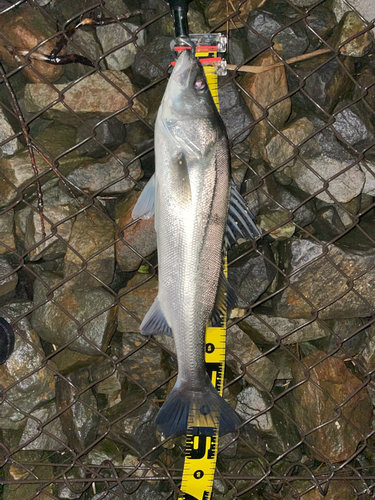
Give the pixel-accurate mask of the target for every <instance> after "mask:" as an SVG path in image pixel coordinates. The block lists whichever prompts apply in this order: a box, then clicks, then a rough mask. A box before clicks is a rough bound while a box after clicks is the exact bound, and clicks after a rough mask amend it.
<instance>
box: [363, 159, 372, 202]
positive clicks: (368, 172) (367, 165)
mask: <svg viewBox="0 0 375 500" xmlns="http://www.w3.org/2000/svg"><path fill="white" fill-rule="evenodd" d="M361 165H362V170H363V172H364V174H365V177H366V180H365V185H364V186H363V194H365V195H369V196H371V197H373V196H375V162H373V161H369V160H365V161H363V162H361Z"/></svg>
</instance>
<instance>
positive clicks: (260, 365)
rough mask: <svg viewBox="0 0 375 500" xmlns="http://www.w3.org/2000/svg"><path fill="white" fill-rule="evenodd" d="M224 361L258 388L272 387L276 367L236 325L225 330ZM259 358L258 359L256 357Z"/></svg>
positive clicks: (266, 388) (269, 388)
mask: <svg viewBox="0 0 375 500" xmlns="http://www.w3.org/2000/svg"><path fill="white" fill-rule="evenodd" d="M227 349H228V351H227V356H226V363H227V364H228V365H229V366H230V367H231V368H232V370H233V371H234V373H235V374H236V376H237V375H241V374H243V377H244V379H245V380H246V381H247V382H248V383H249V384H250V385H254V386H255V387H257V388H258V389H259V390H263V391H264V390H268V391H270V390H271V389H272V386H273V384H274V381H275V379H276V377H277V374H278V369H277V368H276V366H275V365H274V364H273V363H272V361H270V360H269V359H268V358H267V357H266V356H264V355H263V356H262V353H261V351H260V350H259V349H258V348H257V346H256V344H254V342H253V341H252V340H251V339H250V337H249V336H248V335H246V333H244V332H243V330H241V329H240V328H239V327H238V326H237V325H233V326H232V327H231V328H229V330H228V331H227ZM258 358H259V359H258Z"/></svg>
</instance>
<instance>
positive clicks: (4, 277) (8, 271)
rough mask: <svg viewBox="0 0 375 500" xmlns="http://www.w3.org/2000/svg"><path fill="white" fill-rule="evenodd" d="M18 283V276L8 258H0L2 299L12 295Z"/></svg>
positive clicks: (0, 293)
mask: <svg viewBox="0 0 375 500" xmlns="http://www.w3.org/2000/svg"><path fill="white" fill-rule="evenodd" d="M17 283H18V275H17V272H16V270H15V269H14V268H13V266H12V265H11V264H10V263H9V261H8V260H7V258H6V257H1V258H0V297H1V296H3V295H8V294H11V292H13V291H14V289H15V288H16V286H17Z"/></svg>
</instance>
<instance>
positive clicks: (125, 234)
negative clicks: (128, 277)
mask: <svg viewBox="0 0 375 500" xmlns="http://www.w3.org/2000/svg"><path fill="white" fill-rule="evenodd" d="M140 194H141V193H140V191H132V192H131V193H129V194H128V195H127V196H126V197H124V198H122V199H118V200H117V201H116V224H117V225H118V227H119V228H120V231H119V234H118V236H119V237H120V238H121V240H120V241H118V242H117V243H116V261H117V264H118V265H119V266H120V268H121V269H122V270H123V271H136V270H137V269H138V268H139V266H140V265H141V263H142V260H143V259H142V257H148V256H149V255H151V254H152V253H153V252H154V251H155V250H156V232H155V227H154V226H155V221H154V217H151V218H150V219H147V220H142V219H141V220H139V221H137V222H136V223H135V224H132V225H130V226H129V227H126V226H127V225H128V224H130V223H132V222H133V217H132V211H133V208H134V206H135V204H136V203H137V200H138V198H139V196H140ZM122 228H125V229H122ZM128 245H130V247H129V246H128ZM133 249H134V250H133ZM136 252H137V253H136ZM138 254H139V255H138ZM140 256H142V257H140Z"/></svg>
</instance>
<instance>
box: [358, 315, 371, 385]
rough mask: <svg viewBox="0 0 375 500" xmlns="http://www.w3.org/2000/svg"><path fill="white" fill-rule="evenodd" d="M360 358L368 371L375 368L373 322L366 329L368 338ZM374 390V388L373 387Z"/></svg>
mask: <svg viewBox="0 0 375 500" xmlns="http://www.w3.org/2000/svg"><path fill="white" fill-rule="evenodd" d="M358 357H359V359H360V360H361V362H362V363H363V364H364V368H365V370H366V373H368V372H370V371H372V370H375V325H374V323H372V324H371V325H370V326H369V328H368V329H367V330H366V340H365V341H364V342H363V345H362V349H361V352H360V353H359V356H358ZM372 392H373V389H372Z"/></svg>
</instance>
